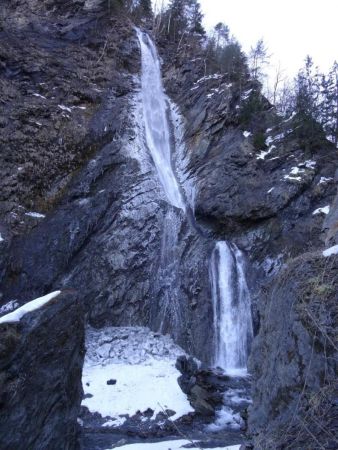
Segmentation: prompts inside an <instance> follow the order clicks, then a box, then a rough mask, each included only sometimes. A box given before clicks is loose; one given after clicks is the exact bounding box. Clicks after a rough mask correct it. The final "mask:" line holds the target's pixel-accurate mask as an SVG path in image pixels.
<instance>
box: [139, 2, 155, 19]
mask: <svg viewBox="0 0 338 450" xmlns="http://www.w3.org/2000/svg"><path fill="white" fill-rule="evenodd" d="M139 5H140V8H141V9H142V12H143V14H144V15H145V16H148V17H150V16H152V14H153V10H152V6H151V0H140V3H139Z"/></svg>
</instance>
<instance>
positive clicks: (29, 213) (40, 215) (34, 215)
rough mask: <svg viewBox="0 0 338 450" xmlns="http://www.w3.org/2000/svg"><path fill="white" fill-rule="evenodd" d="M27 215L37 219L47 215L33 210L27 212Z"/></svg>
mask: <svg viewBox="0 0 338 450" xmlns="http://www.w3.org/2000/svg"><path fill="white" fill-rule="evenodd" d="M25 216H29V217H35V218H36V219H44V218H45V217H46V216H45V215H44V214H40V213H38V212H33V211H30V212H28V213H25Z"/></svg>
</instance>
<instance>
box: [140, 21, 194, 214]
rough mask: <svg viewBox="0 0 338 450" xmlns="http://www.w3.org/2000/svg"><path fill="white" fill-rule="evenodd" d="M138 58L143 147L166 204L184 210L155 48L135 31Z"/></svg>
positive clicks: (146, 38) (145, 37)
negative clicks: (154, 169)
mask: <svg viewBox="0 0 338 450" xmlns="http://www.w3.org/2000/svg"><path fill="white" fill-rule="evenodd" d="M137 36H138V39H139V42H140V46H141V57H142V78H141V89H142V104H143V116H144V126H145V137H146V143H147V146H148V148H149V150H150V153H151V156H152V158H153V161H154V163H155V166H156V169H157V173H158V176H159V179H160V181H161V184H162V186H163V189H164V191H165V194H166V196H167V199H168V201H169V202H170V203H171V204H172V205H173V206H176V207H177V208H181V209H183V210H185V204H184V200H183V197H182V194H181V192H180V187H179V185H178V182H177V179H176V177H175V174H174V171H173V167H172V161H171V145H170V132H169V122H168V117H167V110H168V108H167V104H166V96H165V94H164V91H163V85H162V78H161V64H160V60H159V57H158V54H157V50H156V47H155V45H154V43H153V42H152V40H151V39H150V38H149V36H148V35H147V34H146V33H142V32H141V31H140V30H139V29H137Z"/></svg>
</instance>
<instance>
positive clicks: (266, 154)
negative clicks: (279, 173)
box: [256, 145, 276, 160]
mask: <svg viewBox="0 0 338 450" xmlns="http://www.w3.org/2000/svg"><path fill="white" fill-rule="evenodd" d="M275 148H276V146H275V145H271V147H269V148H268V150H266V151H265V150H262V151H261V152H260V153H259V155H258V156H257V157H256V159H262V160H264V159H265V157H266V156H268V155H270V153H271V152H272V150H274V149H275Z"/></svg>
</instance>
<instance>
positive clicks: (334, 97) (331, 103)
mask: <svg viewBox="0 0 338 450" xmlns="http://www.w3.org/2000/svg"><path fill="white" fill-rule="evenodd" d="M321 96H322V102H321V104H320V110H321V117H320V119H321V123H322V125H323V128H324V130H325V133H326V135H327V137H328V138H329V139H330V140H331V141H332V142H334V143H335V144H336V145H337V144H338V63H337V62H335V63H334V64H333V66H332V68H331V70H330V72H329V74H328V75H327V76H325V75H323V76H322V82H321Z"/></svg>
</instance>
